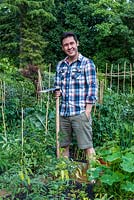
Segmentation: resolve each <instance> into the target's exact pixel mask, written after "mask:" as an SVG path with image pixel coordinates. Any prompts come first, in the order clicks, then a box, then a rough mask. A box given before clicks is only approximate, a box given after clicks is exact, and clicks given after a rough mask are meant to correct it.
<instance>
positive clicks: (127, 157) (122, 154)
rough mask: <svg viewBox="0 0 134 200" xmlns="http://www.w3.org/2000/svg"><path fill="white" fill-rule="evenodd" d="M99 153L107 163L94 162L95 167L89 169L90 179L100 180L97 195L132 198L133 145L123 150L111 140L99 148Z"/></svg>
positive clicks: (97, 185) (133, 177) (133, 188)
mask: <svg viewBox="0 0 134 200" xmlns="http://www.w3.org/2000/svg"><path fill="white" fill-rule="evenodd" d="M97 153H98V156H99V158H100V157H101V158H102V159H103V160H104V161H105V163H107V164H106V165H102V164H100V163H98V162H96V163H93V168H91V169H88V171H87V173H88V176H89V179H96V180H98V182H97V184H96V186H95V191H96V196H97V197H99V194H101V195H104V194H107V197H109V198H110V196H112V197H113V198H112V199H117V198H119V199H125V200H127V199H131V198H132V197H133V193H134V182H133V179H134V176H133V175H134V151H133V146H132V147H131V148H127V149H126V150H124V151H122V150H121V148H120V147H119V146H118V145H117V144H116V143H115V144H114V143H113V142H109V143H107V144H104V145H103V147H101V148H99V149H98V151H97ZM113 194H114V195H113Z"/></svg>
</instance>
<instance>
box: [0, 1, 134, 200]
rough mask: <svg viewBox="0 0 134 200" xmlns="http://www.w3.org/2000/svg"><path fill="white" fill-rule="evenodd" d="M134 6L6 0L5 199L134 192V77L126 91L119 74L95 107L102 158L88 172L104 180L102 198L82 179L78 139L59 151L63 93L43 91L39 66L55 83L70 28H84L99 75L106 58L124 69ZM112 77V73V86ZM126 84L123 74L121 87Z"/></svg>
mask: <svg viewBox="0 0 134 200" xmlns="http://www.w3.org/2000/svg"><path fill="white" fill-rule="evenodd" d="M133 7H134V2H133V1H131V0H130V1H124V0H119V1H112V0H91V1H88V0H79V1H77V0H68V1H66V0H55V1H54V0H49V1H48V0H44V1H43V0H42V1H40V0H34V1H31V0H10V1H9V0H1V2H0V42H1V45H0V195H1V191H6V194H7V195H6V197H5V199H13V200H15V199H25V200H52V199H55V200H58V199H61V200H64V199H65V200H67V199H72V200H75V199H79V200H87V199H90V200H91V199H95V200H110V199H112V200H117V199H119V200H131V199H132V198H133V195H134V193H133V191H134V123H133V121H134V101H133V99H134V94H133V93H132V91H133V90H132V87H131V92H130V80H129V78H126V79H125V84H126V87H125V90H124V93H122V92H121V91H123V90H122V89H121V90H120V91H119V93H116V92H115V91H117V81H116V78H114V79H113V85H112V88H106V89H105V91H104V97H103V103H100V102H99V101H98V102H97V104H96V105H95V107H94V108H93V112H92V118H93V132H94V138H93V139H94V146H95V149H96V153H97V155H96V156H97V160H96V162H94V163H91V166H90V168H89V169H88V171H87V178H88V180H89V181H91V180H93V179H94V180H96V184H95V185H94V192H95V195H94V198H93V197H92V195H91V190H90V189H91V188H87V186H88V185H87V184H86V183H85V182H84V183H82V184H80V183H77V182H76V181H74V179H75V178H76V177H77V178H78V177H79V176H80V174H81V171H82V168H81V165H80V164H79V162H76V161H75V160H76V159H78V160H82V161H83V158H84V156H83V154H82V152H80V151H78V150H77V148H76V145H75V143H74V144H73V145H72V146H71V147H72V149H71V150H72V156H73V157H72V158H71V160H67V159H63V158H60V159H57V158H56V142H55V140H56V139H55V132H56V130H55V114H56V113H55V99H54V98H53V95H52V94H49V95H48V94H43V95H41V96H40V95H38V93H37V91H38V89H40V88H39V85H38V84H39V80H38V78H39V71H41V75H42V79H43V80H42V84H43V87H44V88H48V86H50V87H52V86H53V73H50V71H52V72H54V71H55V65H56V63H57V62H58V61H59V60H60V59H62V58H63V57H64V54H63V53H62V51H61V47H60V35H61V33H62V32H63V31H70V30H71V31H74V32H76V34H77V35H78V38H79V40H80V47H79V48H80V52H81V53H82V54H84V55H86V56H87V57H90V58H92V59H93V60H94V61H95V64H96V66H97V70H98V74H99V76H98V78H99V81H100V80H101V81H102V80H104V78H105V74H104V73H105V65H106V63H107V64H108V65H107V66H108V72H109V71H110V69H111V64H114V66H115V69H114V72H117V70H118V64H121V70H122V71H123V69H124V62H125V63H126V66H128V68H129V64H130V63H133V62H134V48H133V43H134V23H133V21H134V9H133ZM122 64H123V65H122ZM132 66H133V65H132ZM50 68H51V69H50ZM48 71H49V72H48ZM109 82H110V79H109V78H107V80H106V83H107V86H108V85H109ZM122 83H123V78H122V79H120V87H121V86H122V85H123V84H122ZM74 152H75V153H74ZM72 159H73V160H72ZM101 159H102V161H103V164H102V163H100V162H98V160H101ZM74 174H75V175H76V177H74ZM72 177H73V178H72ZM89 186H91V185H89ZM0 198H1V197H0Z"/></svg>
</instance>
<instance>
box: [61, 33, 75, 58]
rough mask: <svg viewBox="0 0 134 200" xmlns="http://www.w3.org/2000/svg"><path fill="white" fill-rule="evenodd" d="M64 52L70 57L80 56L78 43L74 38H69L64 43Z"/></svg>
mask: <svg viewBox="0 0 134 200" xmlns="http://www.w3.org/2000/svg"><path fill="white" fill-rule="evenodd" d="M62 50H63V51H64V52H65V54H67V55H68V56H69V57H75V56H77V54H78V42H76V41H75V40H74V37H73V36H70V37H67V38H65V39H63V41H62Z"/></svg>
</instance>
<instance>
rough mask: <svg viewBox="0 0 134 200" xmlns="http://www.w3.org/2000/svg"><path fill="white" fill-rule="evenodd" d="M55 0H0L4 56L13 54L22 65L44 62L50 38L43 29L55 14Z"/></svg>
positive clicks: (17, 62) (2, 53)
mask: <svg viewBox="0 0 134 200" xmlns="http://www.w3.org/2000/svg"><path fill="white" fill-rule="evenodd" d="M53 6H54V3H53V0H50V1H48V0H44V1H38V0H35V1H31V0H11V1H8V0H4V1H2V2H1V4H0V15H1V18H0V24H1V25H0V30H1V34H0V40H1V47H0V51H1V56H2V57H6V56H8V57H10V58H13V60H14V61H15V63H16V64H17V65H19V66H20V67H24V66H26V65H28V64H32V65H41V64H42V63H43V62H44V58H43V51H44V49H45V48H46V47H47V42H46V41H45V40H44V38H43V30H44V29H45V28H46V27H48V25H49V24H50V23H53V22H54V21H55V20H56V18H55V17H54V16H53V14H51V9H52V8H53Z"/></svg>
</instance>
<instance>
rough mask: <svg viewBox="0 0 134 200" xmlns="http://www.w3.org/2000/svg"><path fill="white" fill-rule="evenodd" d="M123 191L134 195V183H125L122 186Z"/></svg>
mask: <svg viewBox="0 0 134 200" xmlns="http://www.w3.org/2000/svg"><path fill="white" fill-rule="evenodd" d="M121 189H123V190H125V191H127V192H133V193H134V183H132V182H130V181H126V183H123V184H122V185H121Z"/></svg>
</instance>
